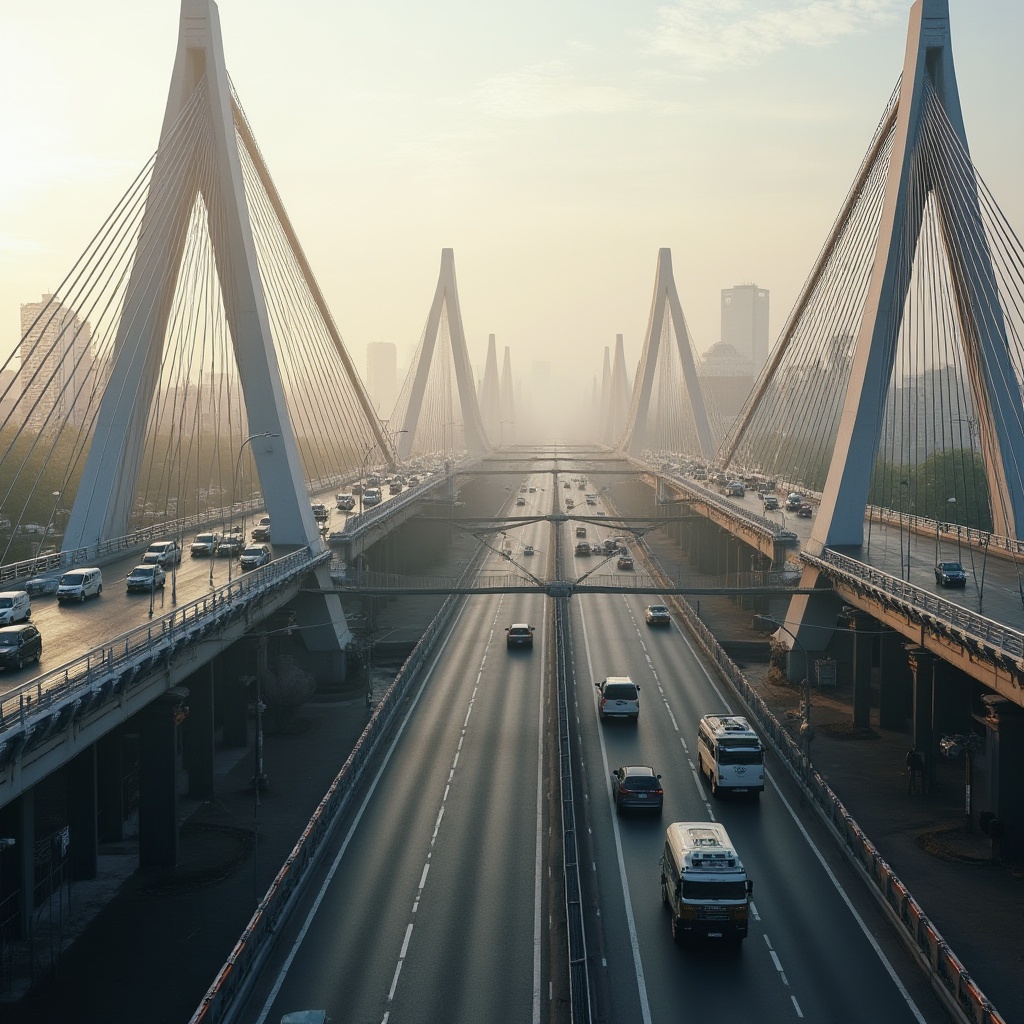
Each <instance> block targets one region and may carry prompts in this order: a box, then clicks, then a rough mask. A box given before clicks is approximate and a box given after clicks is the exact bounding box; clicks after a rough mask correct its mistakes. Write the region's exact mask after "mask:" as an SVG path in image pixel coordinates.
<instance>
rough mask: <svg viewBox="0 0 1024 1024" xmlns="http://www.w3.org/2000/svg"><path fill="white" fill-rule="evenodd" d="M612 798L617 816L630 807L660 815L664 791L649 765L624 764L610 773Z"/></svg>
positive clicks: (659, 779) (657, 776) (658, 777)
mask: <svg viewBox="0 0 1024 1024" xmlns="http://www.w3.org/2000/svg"><path fill="white" fill-rule="evenodd" d="M612 796H613V797H614V798H615V810H616V813H618V814H621V813H622V812H623V811H624V810H627V809H628V808H631V807H635V808H638V809H642V810H645V811H653V812H654V813H655V814H661V807H662V804H663V802H664V799H665V791H664V790H663V789H662V788H661V776H660V775H658V774H657V773H656V772H655V770H654V769H653V768H651V767H650V766H649V765H639V764H624V765H622V766H621V767H619V768H616V769H615V771H614V772H612Z"/></svg>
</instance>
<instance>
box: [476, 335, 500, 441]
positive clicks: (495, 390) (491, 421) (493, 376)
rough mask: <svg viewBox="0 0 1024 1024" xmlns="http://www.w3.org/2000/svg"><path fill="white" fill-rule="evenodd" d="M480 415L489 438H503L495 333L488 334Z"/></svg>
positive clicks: (481, 386) (481, 388)
mask: <svg viewBox="0 0 1024 1024" xmlns="http://www.w3.org/2000/svg"><path fill="white" fill-rule="evenodd" d="M480 415H481V416H482V417H483V424H484V430H486V431H487V436H488V437H489V438H492V439H494V438H497V439H498V440H501V438H502V423H501V406H500V391H499V387H498V352H497V349H496V347H495V344H494V335H493V334H488V335H487V362H486V363H485V364H484V379H483V381H482V382H481V384H480Z"/></svg>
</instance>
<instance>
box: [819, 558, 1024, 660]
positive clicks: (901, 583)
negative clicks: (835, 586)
mask: <svg viewBox="0 0 1024 1024" xmlns="http://www.w3.org/2000/svg"><path fill="white" fill-rule="evenodd" d="M800 557H801V559H802V560H803V561H804V562H806V563H808V564H810V565H814V566H816V567H817V568H818V569H819V570H821V571H822V572H825V573H827V574H828V575H830V576H833V577H835V576H838V577H841V578H843V579H844V580H846V581H847V582H849V584H850V585H851V586H857V587H861V588H869V589H871V590H873V591H874V592H875V593H876V594H878V595H884V596H885V597H886V598H888V599H890V600H891V601H895V602H896V603H898V604H899V605H900V607H901V608H902V609H903V610H904V611H906V612H907V613H908V614H910V615H911V616H912V617H914V618H915V619H916V620H917V621H920V622H924V623H927V624H929V625H931V626H936V627H941V626H942V625H946V626H948V627H950V628H951V629H952V630H953V631H954V632H955V634H956V635H957V637H958V639H961V640H965V641H967V642H968V643H969V642H970V640H971V639H973V640H975V641H976V642H979V643H982V644H984V645H986V646H988V647H991V648H993V649H994V650H996V651H997V652H1003V653H1005V654H1007V655H1009V656H1010V657H1012V658H1014V659H1022V658H1024V633H1021V632H1020V631H1019V630H1016V629H1011V628H1010V627H1009V626H1005V625H1003V624H1002V623H1000V622H996V621H995V620H994V619H989V618H986V617H985V616H984V615H979V614H978V613H977V612H972V611H971V610H970V609H969V608H964V607H963V606H962V605H958V604H956V603H955V602H953V601H949V600H947V599H946V598H943V597H939V596H938V595H937V594H933V593H931V592H930V591H928V590H924V589H922V588H921V587H917V586H915V585H914V584H913V583H908V582H907V581H906V580H903V579H900V578H899V577H896V576H892V575H890V574H889V573H886V572H882V570H880V569H875V568H873V567H872V566H870V565H867V564H865V563H864V562H861V561H858V560H857V559H856V558H850V557H849V556H848V555H843V554H840V553H839V552H837V551H830V550H829V549H827V548H826V549H825V550H824V551H822V552H821V554H820V555H811V554H808V553H807V552H803V553H802V554H801V556H800Z"/></svg>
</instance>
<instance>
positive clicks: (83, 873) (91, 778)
mask: <svg viewBox="0 0 1024 1024" xmlns="http://www.w3.org/2000/svg"><path fill="white" fill-rule="evenodd" d="M65 777H66V779H67V793H68V831H69V833H70V836H71V845H70V847H69V849H68V869H69V871H70V876H71V879H72V880H73V881H80V880H83V879H86V878H95V877H96V857H97V852H98V851H97V846H98V842H99V835H98V826H97V784H96V745H95V744H92V745H91V746H90V747H89V748H88V749H86V750H83V751H82V752H81V753H80V754H79V755H78V756H77V757H75V758H74V760H72V762H71V764H70V765H68V768H67V772H66V774H65Z"/></svg>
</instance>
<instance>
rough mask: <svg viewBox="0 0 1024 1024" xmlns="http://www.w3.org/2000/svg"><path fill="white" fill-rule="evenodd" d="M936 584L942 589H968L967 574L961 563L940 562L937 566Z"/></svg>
mask: <svg viewBox="0 0 1024 1024" xmlns="http://www.w3.org/2000/svg"><path fill="white" fill-rule="evenodd" d="M935 582H936V583H938V585H939V586H940V587H966V586H967V573H966V572H964V567H963V566H962V565H961V564H960V563H959V562H939V564H938V565H936V566H935Z"/></svg>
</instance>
